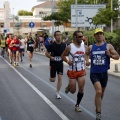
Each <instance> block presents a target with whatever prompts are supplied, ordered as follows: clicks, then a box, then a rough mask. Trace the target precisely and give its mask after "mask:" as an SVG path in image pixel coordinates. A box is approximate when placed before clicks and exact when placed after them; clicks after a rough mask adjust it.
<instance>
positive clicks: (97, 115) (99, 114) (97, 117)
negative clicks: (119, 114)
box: [96, 112, 101, 120]
mask: <svg viewBox="0 0 120 120" xmlns="http://www.w3.org/2000/svg"><path fill="white" fill-rule="evenodd" d="M96 120H101V113H100V112H98V113H96Z"/></svg>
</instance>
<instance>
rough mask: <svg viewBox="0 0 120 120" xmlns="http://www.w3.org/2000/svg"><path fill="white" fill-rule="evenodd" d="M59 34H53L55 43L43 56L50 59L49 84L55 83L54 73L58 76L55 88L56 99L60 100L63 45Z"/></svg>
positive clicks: (57, 32)
mask: <svg viewBox="0 0 120 120" xmlns="http://www.w3.org/2000/svg"><path fill="white" fill-rule="evenodd" d="M61 36H62V35H61V32H60V31H56V32H55V33H54V37H55V42H53V43H52V44H50V46H49V47H48V48H47V51H46V53H45V55H46V56H47V57H48V58H49V59H50V82H55V78H56V72H57V75H58V82H57V88H56V98H57V99H61V96H60V93H59V91H60V88H61V85H62V75H63V60H62V58H61V54H62V52H63V51H64V50H65V44H64V43H62V42H61Z"/></svg>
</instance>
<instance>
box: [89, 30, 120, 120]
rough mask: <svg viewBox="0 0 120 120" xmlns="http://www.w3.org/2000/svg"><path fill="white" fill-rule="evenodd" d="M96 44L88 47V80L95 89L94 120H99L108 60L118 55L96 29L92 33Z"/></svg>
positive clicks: (116, 58)
mask: <svg viewBox="0 0 120 120" xmlns="http://www.w3.org/2000/svg"><path fill="white" fill-rule="evenodd" d="M94 37H95V39H96V43H95V44H93V45H90V46H89V51H87V54H88V55H89V54H90V58H91V68H90V79H91V82H92V83H93V85H94V88H95V92H96V95H95V106H96V120H101V105H102V99H103V95H104V92H105V89H106V86H107V81H108V69H109V64H110V58H112V59H115V60H118V59H119V54H118V53H117V52H116V50H115V49H114V47H113V46H112V45H111V44H109V43H107V42H105V41H104V39H105V38H104V32H103V30H102V29H101V28H97V29H96V30H95V32H94Z"/></svg>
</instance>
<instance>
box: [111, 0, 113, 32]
mask: <svg viewBox="0 0 120 120" xmlns="http://www.w3.org/2000/svg"><path fill="white" fill-rule="evenodd" d="M112 10H113V0H111V11H112ZM112 32H113V19H112V18H111V33H112Z"/></svg>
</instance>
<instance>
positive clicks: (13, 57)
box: [0, 33, 35, 67]
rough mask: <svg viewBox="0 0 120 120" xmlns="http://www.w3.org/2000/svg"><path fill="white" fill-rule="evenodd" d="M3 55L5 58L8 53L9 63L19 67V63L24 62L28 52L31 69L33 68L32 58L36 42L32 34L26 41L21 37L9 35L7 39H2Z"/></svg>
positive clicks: (29, 34)
mask: <svg viewBox="0 0 120 120" xmlns="http://www.w3.org/2000/svg"><path fill="white" fill-rule="evenodd" d="M0 41H1V55H2V56H3V57H4V53H5V52H6V53H8V57H9V62H10V64H13V65H14V66H19V64H18V63H19V61H21V62H22V61H23V56H24V52H25V48H26V47H27V48H26V51H27V53H28V57H29V63H30V67H32V57H33V51H34V48H35V41H34V40H33V38H32V37H31V33H28V36H27V37H26V38H25V39H24V38H23V37H22V36H21V35H20V36H17V35H12V34H8V36H7V37H5V38H4V37H1V40H0Z"/></svg>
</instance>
